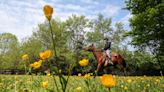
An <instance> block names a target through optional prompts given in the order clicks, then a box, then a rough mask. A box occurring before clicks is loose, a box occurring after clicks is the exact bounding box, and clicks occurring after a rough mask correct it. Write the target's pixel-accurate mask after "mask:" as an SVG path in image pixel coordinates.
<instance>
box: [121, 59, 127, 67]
mask: <svg viewBox="0 0 164 92" xmlns="http://www.w3.org/2000/svg"><path fill="white" fill-rule="evenodd" d="M122 65H123V67H124V68H125V67H126V62H125V59H123V61H122Z"/></svg>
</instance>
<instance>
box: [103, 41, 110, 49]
mask: <svg viewBox="0 0 164 92" xmlns="http://www.w3.org/2000/svg"><path fill="white" fill-rule="evenodd" d="M110 47H111V42H110V41H106V43H105V46H104V50H107V49H110Z"/></svg>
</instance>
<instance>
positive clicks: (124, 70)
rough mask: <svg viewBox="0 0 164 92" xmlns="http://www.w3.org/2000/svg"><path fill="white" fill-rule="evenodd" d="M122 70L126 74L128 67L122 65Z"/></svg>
mask: <svg viewBox="0 0 164 92" xmlns="http://www.w3.org/2000/svg"><path fill="white" fill-rule="evenodd" d="M121 71H122V72H123V73H124V76H126V68H125V67H124V66H123V65H121Z"/></svg>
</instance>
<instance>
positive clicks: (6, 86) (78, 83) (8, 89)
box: [0, 75, 164, 92]
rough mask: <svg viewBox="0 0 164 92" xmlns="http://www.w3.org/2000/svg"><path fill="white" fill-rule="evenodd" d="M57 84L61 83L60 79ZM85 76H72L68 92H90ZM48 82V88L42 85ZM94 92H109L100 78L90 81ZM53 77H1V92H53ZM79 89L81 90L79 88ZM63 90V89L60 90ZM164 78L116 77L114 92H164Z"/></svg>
mask: <svg viewBox="0 0 164 92" xmlns="http://www.w3.org/2000/svg"><path fill="white" fill-rule="evenodd" d="M56 79H57V80H58V81H57V83H58V85H60V83H59V79H58V78H57V77H56ZM84 80H85V78H84V77H83V76H71V78H70V80H69V81H68V86H67V89H66V91H67V92H79V91H80V92H88V87H87V86H86V83H85V81H84ZM43 81H48V87H47V88H44V87H42V85H41V83H42V82H43ZM89 83H90V88H91V89H92V92H95V91H97V92H108V91H109V90H108V89H107V88H105V87H104V86H103V85H102V84H101V82H100V77H96V78H95V79H94V78H91V79H90V80H89ZM54 87H55V84H54V82H53V79H52V77H51V76H41V75H0V92H31V91H33V92H51V91H54V92H56V91H55V89H56V88H54ZM78 87H79V88H78ZM60 89H61V88H60ZM163 90H164V77H155V76H151V77H147V76H127V77H124V76H116V86H115V87H113V88H111V91H112V92H163Z"/></svg>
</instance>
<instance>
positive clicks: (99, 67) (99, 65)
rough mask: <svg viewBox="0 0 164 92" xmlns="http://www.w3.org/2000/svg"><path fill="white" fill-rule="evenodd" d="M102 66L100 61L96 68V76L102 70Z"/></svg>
mask: <svg viewBox="0 0 164 92" xmlns="http://www.w3.org/2000/svg"><path fill="white" fill-rule="evenodd" d="M101 66H102V64H101V63H99V64H98V65H97V69H96V71H95V74H94V78H95V77H96V76H97V75H98V72H99V71H100V69H101Z"/></svg>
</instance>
